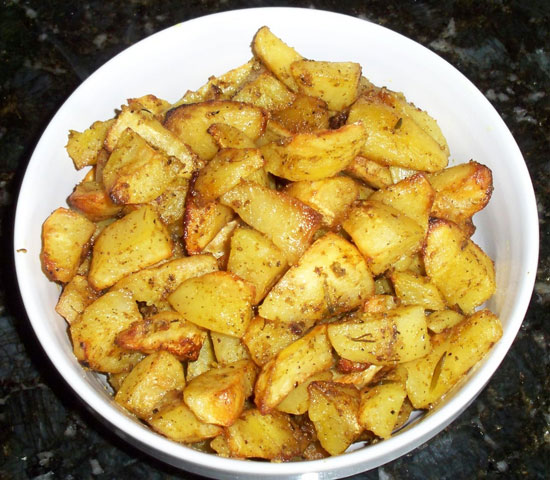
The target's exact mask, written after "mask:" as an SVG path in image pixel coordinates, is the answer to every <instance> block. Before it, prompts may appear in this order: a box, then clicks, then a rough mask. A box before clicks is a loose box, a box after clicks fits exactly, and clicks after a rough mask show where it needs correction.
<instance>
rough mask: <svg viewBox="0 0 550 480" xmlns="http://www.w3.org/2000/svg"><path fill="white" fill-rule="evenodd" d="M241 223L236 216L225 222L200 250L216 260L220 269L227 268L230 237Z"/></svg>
mask: <svg viewBox="0 0 550 480" xmlns="http://www.w3.org/2000/svg"><path fill="white" fill-rule="evenodd" d="M241 225H242V222H241V221H240V220H239V219H238V218H236V219H235V220H231V221H230V222H228V223H226V224H225V226H224V227H222V229H221V230H220V231H219V232H218V233H217V235H216V236H215V237H214V238H213V239H212V240H211V241H210V243H209V244H208V245H206V247H204V248H203V250H202V251H203V253H209V254H210V255H212V256H213V257H214V258H215V259H216V260H217V261H218V266H219V267H220V270H227V261H228V260H229V253H230V251H231V239H232V238H233V233H234V232H235V230H236V229H237V228H239V227H240V226H241ZM244 280H246V279H244Z"/></svg>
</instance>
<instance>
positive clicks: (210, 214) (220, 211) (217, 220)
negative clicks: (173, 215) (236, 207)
mask: <svg viewBox="0 0 550 480" xmlns="http://www.w3.org/2000/svg"><path fill="white" fill-rule="evenodd" d="M233 216H234V215H233V210H231V208H229V207H227V206H226V205H222V204H221V203H220V202H219V201H217V200H214V201H212V202H209V203H207V204H205V205H201V202H199V201H198V200H197V198H195V192H194V186H193V182H192V183H191V188H190V190H189V192H188V194H187V200H186V202H185V212H184V216H183V240H184V242H185V249H186V250H187V253H188V254H189V255H196V254H198V253H201V252H202V251H203V250H204V249H205V247H206V246H207V245H208V244H209V243H210V242H211V241H212V240H214V238H215V237H216V235H217V234H218V233H219V232H220V230H221V229H222V228H224V227H225V226H226V225H227V224H228V223H229V222H230V221H231V219H232V218H233Z"/></svg>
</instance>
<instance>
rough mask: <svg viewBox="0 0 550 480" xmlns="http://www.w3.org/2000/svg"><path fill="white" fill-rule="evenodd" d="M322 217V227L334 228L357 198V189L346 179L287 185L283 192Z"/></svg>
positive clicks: (350, 180)
mask: <svg viewBox="0 0 550 480" xmlns="http://www.w3.org/2000/svg"><path fill="white" fill-rule="evenodd" d="M283 191H284V192H285V193H288V194H289V195H292V196H293V197H296V198H297V199H298V200H300V201H301V202H304V203H305V204H306V205H309V206H310V207H311V208H314V209H315V210H316V211H318V212H319V213H320V214H321V215H322V216H323V220H322V222H323V226H324V227H328V228H331V227H334V226H335V225H336V224H337V223H339V221H340V220H341V219H342V218H343V216H344V214H345V212H346V211H347V209H348V208H349V207H350V206H351V204H352V203H353V202H354V201H355V200H357V198H358V197H359V187H358V185H357V183H356V182H354V181H353V180H352V179H351V178H348V177H332V178H324V179H322V180H313V181H305V180H304V181H301V182H292V183H289V184H288V185H287V186H286V187H285V188H284V190H283Z"/></svg>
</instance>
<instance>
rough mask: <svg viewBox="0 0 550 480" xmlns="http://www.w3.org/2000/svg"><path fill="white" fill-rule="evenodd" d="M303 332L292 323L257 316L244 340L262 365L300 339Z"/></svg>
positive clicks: (256, 360)
mask: <svg viewBox="0 0 550 480" xmlns="http://www.w3.org/2000/svg"><path fill="white" fill-rule="evenodd" d="M301 334H302V332H298V331H296V330H295V329H293V328H292V325H285V324H283V323H279V322H273V321H271V320H267V319H265V318H262V317H260V316H256V317H254V318H253V319H252V321H251V322H250V324H249V325H248V329H247V330H246V333H245V334H244V337H243V338H242V341H243V342H244V344H245V345H246V346H247V347H248V351H249V352H250V355H251V356H252V359H253V360H254V362H255V363H256V365H259V366H260V367H261V366H263V365H265V364H266V363H267V362H269V360H271V359H272V358H273V357H275V355H277V354H278V353H279V352H280V351H281V350H283V349H284V348H285V347H288V346H289V345H290V344H291V343H292V342H294V341H296V340H298V339H299V338H300V336H301Z"/></svg>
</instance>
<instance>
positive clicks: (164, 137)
mask: <svg viewBox="0 0 550 480" xmlns="http://www.w3.org/2000/svg"><path fill="white" fill-rule="evenodd" d="M128 128H129V129H131V130H132V131H134V132H135V133H136V134H137V135H139V137H141V138H143V140H145V141H146V142H147V143H148V144H149V145H151V146H152V147H154V148H155V149H157V150H158V151H160V152H162V153H163V154H164V155H166V156H167V157H175V158H176V159H177V160H178V161H179V162H178V163H180V164H181V168H180V171H179V175H180V176H182V177H185V178H189V177H191V174H192V173H193V172H194V171H195V170H196V169H197V168H198V167H200V162H199V161H198V159H197V158H196V156H195V155H194V154H193V152H191V150H190V149H189V147H188V146H187V145H186V144H185V143H183V142H182V141H181V140H180V139H179V138H178V137H177V136H176V135H174V134H173V133H172V132H171V131H170V130H168V129H166V128H165V127H163V126H162V123H160V121H159V120H158V119H157V118H155V116H154V115H153V113H151V112H149V111H147V110H145V109H144V107H143V106H142V105H141V104H139V102H138V103H136V102H134V104H133V105H131V106H129V107H127V106H123V107H122V111H121V112H120V114H119V115H118V117H117V119H116V121H115V123H114V124H113V125H112V126H111V128H110V129H109V131H108V134H107V138H106V139H105V147H106V148H107V150H109V151H110V152H112V151H114V150H115V149H116V147H117V145H118V142H119V141H120V138H121V136H122V135H123V134H124V132H125V130H126V129H128Z"/></svg>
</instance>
